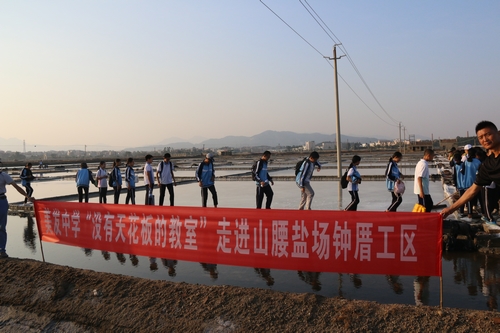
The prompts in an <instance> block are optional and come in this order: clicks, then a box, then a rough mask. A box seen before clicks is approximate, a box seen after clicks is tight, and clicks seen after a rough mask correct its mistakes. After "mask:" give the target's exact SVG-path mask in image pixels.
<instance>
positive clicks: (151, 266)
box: [149, 257, 158, 272]
mask: <svg viewBox="0 0 500 333" xmlns="http://www.w3.org/2000/svg"><path fill="white" fill-rule="evenodd" d="M149 270H150V271H151V272H156V271H157V270H158V263H157V262H156V258H151V257H150V258H149Z"/></svg>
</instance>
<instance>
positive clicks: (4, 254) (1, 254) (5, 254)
mask: <svg viewBox="0 0 500 333" xmlns="http://www.w3.org/2000/svg"><path fill="white" fill-rule="evenodd" d="M8 257H9V255H8V254H7V252H5V251H2V252H0V258H8Z"/></svg>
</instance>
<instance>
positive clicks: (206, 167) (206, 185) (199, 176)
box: [195, 153, 218, 207]
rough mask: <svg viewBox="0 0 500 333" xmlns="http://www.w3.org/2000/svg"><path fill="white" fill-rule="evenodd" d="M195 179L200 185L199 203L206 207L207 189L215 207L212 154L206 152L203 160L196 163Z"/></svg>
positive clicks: (215, 194) (215, 195)
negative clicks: (198, 163)
mask: <svg viewBox="0 0 500 333" xmlns="http://www.w3.org/2000/svg"><path fill="white" fill-rule="evenodd" d="M195 176H196V180H197V181H198V184H199V185H200V187H201V205H202V207H207V199H208V191H210V193H212V199H213V201H214V207H217V205H218V201H217V191H216V190H215V185H214V182H215V169H214V155H213V154H212V153H208V154H207V155H205V159H204V160H203V162H201V163H200V165H198V168H197V169H196V173H195Z"/></svg>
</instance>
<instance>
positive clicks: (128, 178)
mask: <svg viewBox="0 0 500 333" xmlns="http://www.w3.org/2000/svg"><path fill="white" fill-rule="evenodd" d="M134 164H135V162H134V159H133V158H132V157H129V158H128V160H127V168H126V169H125V186H127V198H126V199H125V204H126V205H128V203H129V202H131V203H132V205H135V171H134Z"/></svg>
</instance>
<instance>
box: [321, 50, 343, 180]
mask: <svg viewBox="0 0 500 333" xmlns="http://www.w3.org/2000/svg"><path fill="white" fill-rule="evenodd" d="M337 45H340V44H335V45H333V58H330V57H325V58H326V59H328V60H333V70H334V79H335V111H336V119H337V130H336V133H335V134H336V139H337V177H339V180H340V178H341V177H342V159H341V153H342V142H341V139H340V107H339V82H338V74H337V59H340V58H342V57H343V56H340V57H338V58H337Z"/></svg>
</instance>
